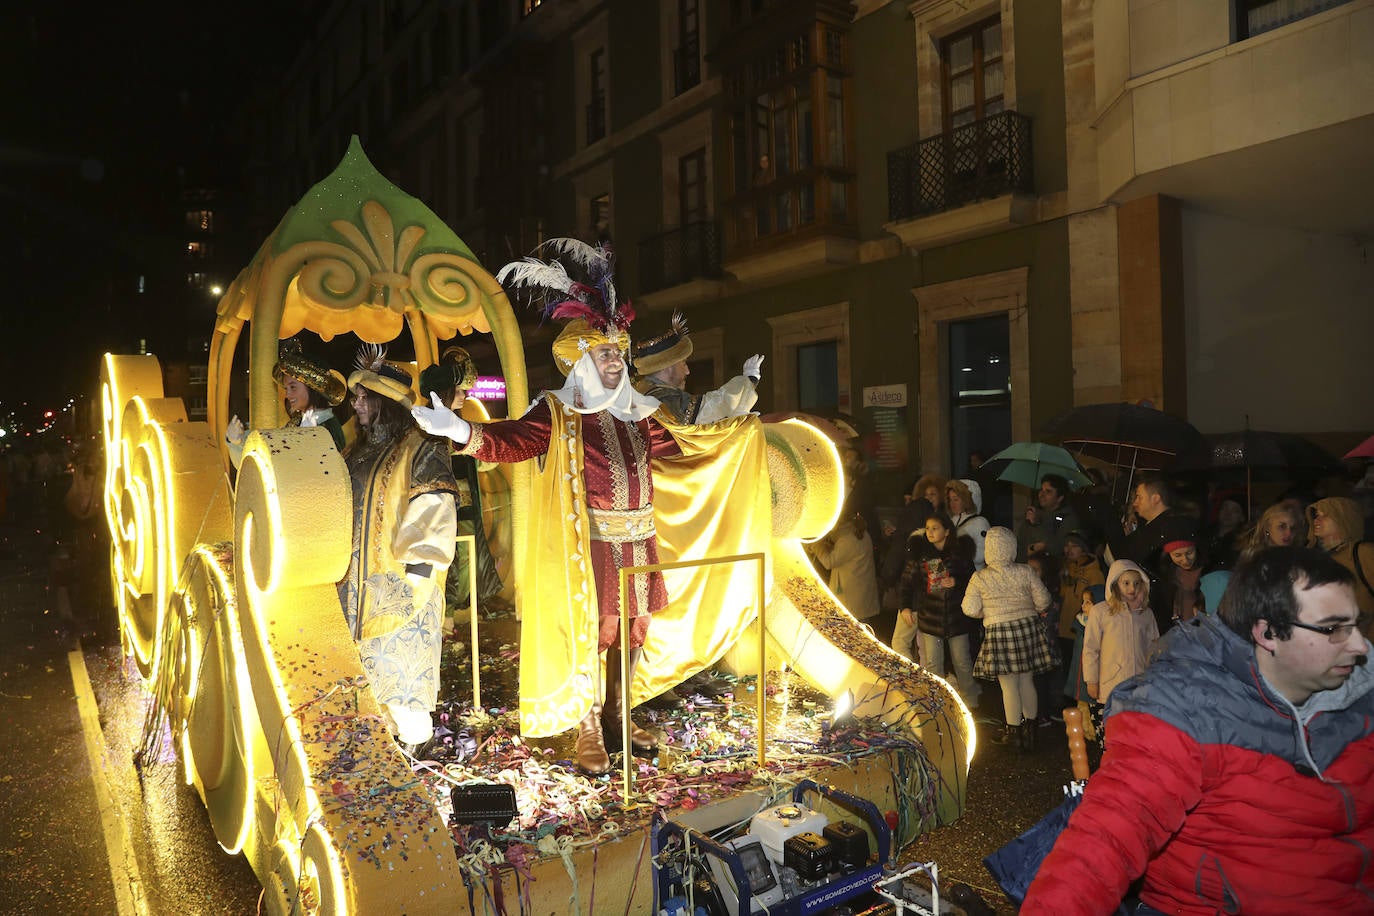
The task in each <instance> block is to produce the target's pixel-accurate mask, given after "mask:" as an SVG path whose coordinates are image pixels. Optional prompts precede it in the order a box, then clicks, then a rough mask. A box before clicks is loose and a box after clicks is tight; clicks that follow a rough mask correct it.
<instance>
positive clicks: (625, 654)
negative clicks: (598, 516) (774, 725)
mask: <svg viewBox="0 0 1374 916" xmlns="http://www.w3.org/2000/svg"><path fill="white" fill-rule="evenodd" d="M746 562H754V563H757V564H758V569H759V575H758V594H757V596H756V597H755V601H756V604H757V607H758V621H757V627H758V640H759V676H758V684H757V686H756V688H755V692H756V693H757V694H758V703H757V708H758V718H759V721H758V736H759V738H758V740H759V754H758V760H759V766H763V765H764V763H765V754H764V746H763V741H764V735H765V733H766V731H767V728H768V726H767V723H766V722H765V720H764V713H765V712H767V703H768V698H767V696H766V694H767V691H766V690H765V689H764V687H765V683H764V681H765V679H766V675H767V671H765V670H764V665H765V664H766V663H767V652H766V651H765V649H764V645H763V634H764V629H763V613H764V612H763V599H764V592H763V589H764V572H765V569H764V556H763V554H761V553H741V554H735V555H734V556H729V557H708V558H706V559H704V560H679V561H677V562H676V563H652V564H649V565H647V566H625V567H622V568H621V570H620V654H621V667H620V685H621V687H620V689H621V691H622V694H621V695H622V696H623V697H624V702H622V703H621V704H620V714H621V722H620V734H621V737H622V739H623V743H622V744H621V747H622V748H623V751H622V757H621V776H622V780H623V783H622V784H623V803H624V805H625V807H626V808H632V807H635V805H634V804H633V803H632V802H631V801H630V789H631V786H632V785H633V782H634V771H633V767H632V766H631V765H630V757H631V753H630V683H629V679H630V633H629V628H630V623H629V620H630V619H629V616H628V615H627V613H626V608H627V607H628V605H627V603H626V598H627V594H628V592H629V587H630V585H629V583H630V576H632V575H638V574H640V573H654V572H665V571H667V570H670V569H688V568H691V567H696V566H722V565H724V564H726V563H746ZM607 663H608V664H609V663H610V662H609V659H608V660H607Z"/></svg>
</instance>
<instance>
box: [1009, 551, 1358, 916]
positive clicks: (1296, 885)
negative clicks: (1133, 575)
mask: <svg viewBox="0 0 1374 916" xmlns="http://www.w3.org/2000/svg"><path fill="white" fill-rule="evenodd" d="M1219 615H1220V620H1218V619H1217V618H1213V617H1211V616H1202V617H1199V618H1196V619H1194V620H1191V621H1189V622H1187V623H1185V624H1182V625H1180V626H1178V627H1175V628H1174V630H1173V631H1172V632H1171V633H1170V634H1169V635H1168V636H1167V637H1166V638H1165V639H1164V640H1163V641H1162V650H1161V652H1160V654H1159V655H1158V656H1157V657H1156V658H1155V659H1154V660H1153V662H1152V663H1151V665H1150V667H1149V668H1148V669H1147V670H1146V671H1145V673H1144V674H1141V675H1140V676H1138V677H1136V678H1134V679H1132V680H1130V681H1127V682H1126V683H1124V684H1122V685H1121V686H1120V687H1118V688H1117V689H1116V690H1115V691H1114V692H1113V693H1112V696H1111V700H1110V702H1109V703H1108V708H1107V729H1106V731H1107V740H1106V755H1105V757H1104V758H1103V761H1102V766H1101V767H1100V768H1099V769H1098V771H1097V773H1095V774H1094V775H1093V777H1092V779H1091V780H1090V781H1089V783H1088V787H1087V791H1086V792H1085V794H1084V797H1083V802H1082V804H1081V805H1080V806H1079V807H1078V809H1077V810H1076V811H1075V812H1074V814H1073V817H1072V818H1071V819H1070V821H1069V825H1068V827H1067V828H1066V829H1065V831H1064V832H1063V833H1062V834H1061V835H1060V837H1059V840H1058V842H1057V843H1056V844H1055V847H1054V849H1053V851H1051V853H1050V855H1049V856H1048V857H1047V858H1046V859H1045V861H1044V863H1043V865H1042V866H1041V868H1040V871H1039V874H1038V875H1037V876H1036V879H1035V882H1034V883H1033V884H1032V885H1031V887H1030V890H1029V892H1028V894H1027V897H1026V901H1025V905H1024V906H1022V908H1021V911H1020V912H1021V913H1023V914H1027V913H1054V914H1056V916H1059V914H1075V913H1104V914H1105V913H1113V912H1116V910H1117V906H1118V905H1119V904H1120V903H1121V901H1122V898H1124V897H1125V896H1126V893H1127V889H1128V887H1129V886H1130V885H1131V883H1132V882H1133V881H1134V880H1135V879H1136V878H1138V877H1141V876H1142V875H1143V876H1144V881H1143V883H1142V885H1141V887H1140V891H1139V893H1140V898H1139V901H1134V900H1133V901H1131V902H1130V903H1129V904H1128V906H1127V911H1128V912H1131V913H1137V914H1146V916H1149V914H1157V913H1182V914H1194V913H1196V914H1202V913H1208V914H1212V913H1247V914H1256V913H1259V914H1262V913H1275V914H1278V913H1300V912H1302V913H1368V912H1374V779H1371V778H1370V773H1371V771H1372V770H1374V672H1371V671H1369V670H1368V669H1367V668H1366V667H1365V660H1366V658H1367V656H1368V654H1369V652H1370V644H1369V643H1368V642H1367V641H1366V640H1365V638H1364V636H1362V635H1361V634H1360V630H1359V625H1360V623H1361V621H1360V619H1359V614H1358V610H1357V607H1356V604H1355V594H1354V590H1353V580H1352V576H1351V574H1350V571H1349V570H1347V569H1346V568H1345V567H1343V566H1341V565H1340V564H1339V563H1336V562H1335V561H1334V560H1332V559H1331V558H1330V557H1328V556H1326V555H1324V554H1322V553H1320V552H1318V551H1315V550H1310V549H1307V548H1298V547H1273V548H1269V549H1267V550H1264V551H1262V552H1261V553H1259V554H1258V555H1257V556H1256V557H1255V560H1254V561H1253V562H1252V563H1251V564H1250V565H1249V566H1246V567H1244V568H1242V569H1241V570H1239V571H1237V573H1236V574H1235V576H1234V577H1233V578H1232V580H1231V583H1230V586H1229V587H1228V589H1227V591H1226V595H1225V597H1223V598H1222V601H1221V608H1220V611H1219Z"/></svg>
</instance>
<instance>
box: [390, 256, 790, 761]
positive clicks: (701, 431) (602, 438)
mask: <svg viewBox="0 0 1374 916" xmlns="http://www.w3.org/2000/svg"><path fill="white" fill-rule="evenodd" d="M557 244H559V245H560V247H561V249H562V250H564V251H565V252H567V253H569V254H570V255H571V256H572V257H573V258H574V259H576V260H577V261H578V262H579V263H581V264H582V265H583V266H584V267H586V268H587V269H588V273H589V274H591V276H592V283H590V284H582V283H575V282H571V281H569V282H568V284H567V286H566V288H565V287H564V286H563V284H562V283H561V281H560V280H559V279H558V278H559V275H561V277H562V278H566V273H564V272H563V270H562V268H561V267H557V268H556V269H555V271H554V277H555V281H556V282H555V283H553V284H550V283H548V280H549V278H550V274H548V273H544V272H542V269H544V268H546V265H542V264H540V262H538V261H537V260H534V259H527V260H526V261H524V262H519V263H518V264H517V265H512V266H511V267H509V268H507V269H506V270H503V271H502V272H501V274H499V275H498V277H499V278H500V279H501V280H502V281H503V282H506V283H508V285H511V286H519V285H522V284H526V283H528V284H530V285H534V284H544V285H546V286H548V285H552V286H553V288H554V289H555V290H556V291H557V292H558V293H559V294H561V295H562V296H564V297H566V298H563V299H562V301H560V302H557V303H555V304H554V305H553V306H552V307H551V308H550V309H549V313H550V314H551V315H552V316H553V317H555V318H568V317H571V318H572V320H571V321H570V322H569V323H568V324H567V326H566V327H565V328H564V330H563V332H562V333H561V334H560V335H559V336H558V338H557V339H556V340H555V341H554V344H553V354H554V359H555V363H556V364H557V366H558V368H559V369H560V370H561V371H563V372H565V373H566V374H567V382H566V384H565V385H564V386H563V387H562V388H560V389H559V390H557V391H546V392H544V393H543V395H542V396H541V397H540V398H539V399H537V400H536V402H535V404H534V406H532V407H531V408H530V410H529V411H528V412H527V413H526V414H525V415H524V416H523V417H521V418H520V419H518V420H506V421H500V422H495V423H471V424H469V423H468V422H466V421H465V420H463V419H462V418H461V417H458V416H457V415H456V414H454V413H453V412H452V411H451V410H449V409H447V408H446V407H444V406H443V404H442V402H441V401H440V400H439V399H438V398H434V399H433V403H434V407H433V408H425V407H416V408H415V409H414V411H413V413H414V415H415V418H416V420H417V422H418V423H419V424H420V426H421V427H422V428H424V429H426V430H428V431H430V432H432V433H434V434H437V435H445V436H448V437H449V438H450V439H452V440H454V441H455V442H457V443H459V444H460V445H461V446H462V447H461V448H460V449H459V452H460V453H461V454H469V455H473V456H474V457H476V458H478V459H481V460H483V461H491V462H517V461H525V460H528V459H531V458H535V459H539V464H538V467H537V469H536V472H535V479H534V481H533V491H532V494H531V507H530V520H529V530H528V532H527V539H528V543H527V545H526V546H525V548H524V549H525V554H524V562H523V563H522V565H521V568H520V569H519V570H518V571H517V580H516V581H517V583H518V586H519V594H520V595H521V607H522V611H523V613H522V628H521V674H520V677H521V689H520V694H521V700H520V714H521V730H522V732H524V733H525V734H528V735H531V736H538V735H548V734H556V733H558V732H561V731H564V730H565V729H567V728H569V727H571V726H572V725H574V724H575V725H576V726H577V729H578V735H577V763H578V765H579V767H581V768H582V769H583V770H584V771H586V772H588V773H593V774H597V773H604V772H606V771H607V770H608V769H609V768H610V758H609V755H608V754H607V748H606V737H605V736H606V735H618V734H619V723H620V721H621V718H620V717H621V708H622V704H623V703H624V702H625V694H626V691H625V690H624V689H623V685H622V684H621V683H620V682H619V668H620V666H619V664H618V663H617V662H616V661H615V659H614V656H612V660H611V663H610V664H606V660H605V657H604V653H606V650H607V649H610V648H613V647H617V646H618V644H619V618H620V583H619V570H621V569H623V568H626V567H632V566H644V565H651V564H655V563H658V562H660V560H676V559H678V558H684V559H685V558H687V556H690V555H692V554H696V555H716V556H719V555H724V554H737V553H743V552H747V551H750V550H760V551H761V550H762V549H763V547H764V545H765V544H766V541H767V538H768V536H769V528H768V525H769V516H768V514H767V513H768V511H769V492H768V486H767V478H766V462H765V457H764V453H763V436H762V430H761V426H760V424H759V421H758V419H757V418H755V417H741V418H738V419H737V420H735V421H731V422H728V423H725V424H719V425H717V426H716V427H709V428H708V427H692V426H680V425H678V424H676V423H674V422H673V421H672V420H671V418H670V417H667V416H666V415H664V414H663V413H662V412H660V411H659V402H658V401H657V400H656V399H654V398H652V397H648V396H646V395H643V394H641V393H639V392H638V391H636V390H635V389H634V388H633V386H631V385H630V383H629V379H628V375H629V372H628V369H627V367H626V364H625V354H626V353H627V352H628V350H629V346H630V338H629V334H628V326H629V322H630V318H631V317H632V314H633V313H632V312H630V311H629V308H628V305H626V306H624V307H621V306H619V304H618V303H616V307H613V308H606V307H605V306H604V305H603V303H608V302H609V303H615V299H614V286H613V285H612V284H611V282H610V280H609V269H610V268H609V264H610V257H609V252H607V251H606V250H605V249H601V248H597V249H591V248H589V247H588V246H585V245H582V244H581V243H577V242H573V241H570V240H557ZM598 259H604V260H598ZM555 264H556V262H555ZM532 265H537V266H538V267H539V268H540V269H541V272H539V273H538V274H535V275H533V276H532V275H531V274H530V273H529V271H530V270H531V266H532ZM598 278H600V279H599V281H598ZM660 482H662V483H663V484H664V487H663V488H662V489H664V490H666V492H656V489H655V488H656V484H658V483H660ZM656 497H664V499H662V500H660V499H656ZM727 501H728V502H729V504H730V507H731V511H732V513H735V511H736V509H738V513H737V514H735V515H734V517H733V518H732V521H734V522H737V524H727V523H726V522H725V521H724V515H725V513H724V512H723V511H722V510H723V508H724V505H725V503H726V502H727ZM665 520H667V521H668V522H669V527H671V528H672V529H674V530H673V531H671V532H665V531H664V530H663V528H664V526H663V523H664V521H665ZM664 535H666V536H667V539H668V540H667V543H666V544H665V545H664V546H665V547H666V549H665V551H664V553H665V554H666V555H665V556H662V557H661V556H660V550H659V547H660V537H661V536H664ZM741 572H742V573H743V576H742V578H743V580H744V581H746V582H747V581H748V579H749V573H750V572H751V571H750V570H730V571H727V572H723V573H717V574H716V575H714V576H710V575H707V574H705V573H704V572H703V571H702V570H697V571H696V572H695V573H689V574H687V575H684V576H682V577H679V578H678V579H676V580H674V581H675V582H676V583H680V584H675V586H674V591H675V594H674V595H673V598H674V602H673V605H672V607H673V608H675V611H674V610H670V601H669V593H668V589H667V588H666V587H665V581H664V577H663V575H662V574H661V573H658V572H654V573H649V574H643V573H639V574H635V575H633V576H631V577H630V581H629V587H628V595H627V604H628V614H627V616H628V617H629V621H630V628H629V638H630V647H631V671H630V678H631V681H632V683H635V685H636V686H637V687H638V688H640V689H639V690H638V691H637V693H638V695H640V696H642V697H648V696H652V695H654V694H655V693H657V692H660V691H661V690H663V689H666V687H668V686H671V685H672V684H674V683H677V682H678V681H679V680H681V679H682V677H684V676H686V675H687V674H690V673H692V672H693V671H695V670H699V669H700V668H701V667H703V666H704V665H706V664H709V663H710V662H712V661H714V660H715V659H716V658H718V657H719V655H720V654H721V653H722V652H723V651H724V650H725V649H726V648H728V647H729V644H730V643H732V642H733V641H734V639H735V638H737V637H738V635H739V633H740V632H741V631H742V629H743V627H744V625H745V624H747V622H748V614H747V611H748V610H749V608H748V607H742V606H740V605H739V604H738V603H737V602H736V601H732V600H731V599H730V597H729V595H730V593H731V591H732V590H733V591H734V592H735V593H739V591H740V590H739V589H738V588H734V589H732V587H731V583H732V582H735V583H737V582H738V581H739V579H740V578H741V577H740V573H741ZM713 599H714V600H713ZM747 604H752V596H751V599H750V600H749V601H748V602H747ZM702 607H707V608H711V610H709V611H706V612H704V613H703V612H702V611H701V610H700V609H701V608H702ZM665 611H666V612H667V613H666V614H665V613H663V612H665ZM650 615H660V616H656V617H655V620H656V623H655V627H656V628H657V627H658V624H659V623H660V622H661V623H663V624H664V628H665V632H664V634H663V636H664V639H657V638H656V637H650V636H649V631H650V627H649V620H650ZM641 658H647V659H648V662H647V664H648V665H650V666H651V667H652V668H653V670H652V672H650V673H649V674H648V675H646V673H645V672H643V671H641V670H640V664H639V663H640V660H641ZM603 669H604V674H603ZM603 684H604V693H603V692H602V687H603ZM631 705H633V704H631ZM613 741H614V739H613ZM631 743H632V744H633V745H634V747H635V749H636V750H652V749H653V748H654V747H655V746H656V743H657V741H656V739H655V737H654V736H653V735H652V734H650V733H649V732H647V731H644V730H643V729H640V728H638V727H636V726H633V725H632V727H631Z"/></svg>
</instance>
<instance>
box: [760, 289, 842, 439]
mask: <svg viewBox="0 0 1374 916" xmlns="http://www.w3.org/2000/svg"><path fill="white" fill-rule="evenodd" d="M767 320H768V326H769V328H770V329H771V330H772V333H773V348H772V354H771V356H770V357H769V359H770V360H771V362H770V365H772V366H775V367H776V371H775V372H774V373H773V375H772V379H773V405H774V407H773V409H774V410H813V411H817V412H822V413H827V412H832V411H836V410H838V411H840V412H848V411H849V409H850V398H849V303H847V302H839V303H836V304H834V305H825V306H820V307H819V308H811V309H802V310H800V311H796V312H788V313H787V314H783V315H775V316H773V317H772V318H769V319H767Z"/></svg>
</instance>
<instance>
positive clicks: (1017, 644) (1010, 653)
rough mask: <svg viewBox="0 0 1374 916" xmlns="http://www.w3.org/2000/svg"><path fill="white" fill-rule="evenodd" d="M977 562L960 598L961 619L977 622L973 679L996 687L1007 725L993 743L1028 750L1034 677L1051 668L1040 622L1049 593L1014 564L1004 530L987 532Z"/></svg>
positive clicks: (1012, 543)
mask: <svg viewBox="0 0 1374 916" xmlns="http://www.w3.org/2000/svg"><path fill="white" fill-rule="evenodd" d="M983 556H984V559H986V560H987V566H986V567H985V568H983V569H980V570H978V571H977V572H975V573H974V574H973V578H972V579H971V580H970V581H969V584H968V591H966V592H965V593H964V613H965V614H967V615H968V616H969V617H975V618H982V620H983V628H984V636H983V647H982V649H981V650H979V652H978V660H977V661H976V662H974V665H973V676H974V677H977V678H986V679H991V678H996V679H997V681H998V683H999V684H1001V685H1002V705H1003V707H1004V708H1005V711H1006V715H1007V724H1006V729H1005V731H1004V732H1003V733H1002V734H1001V735H999V736H996V737H994V738H993V739H992V740H993V743H995V744H1010V743H1013V742H1014V743H1016V744H1017V745H1019V746H1020V748H1021V749H1022V750H1033V749H1034V748H1035V717H1036V715H1037V714H1038V713H1039V703H1038V700H1037V697H1036V692H1035V675H1036V674H1038V673H1039V672H1041V671H1049V670H1050V669H1052V668H1054V667H1055V660H1054V653H1053V651H1052V650H1051V648H1050V644H1049V640H1048V639H1047V638H1046V636H1045V625H1044V622H1043V621H1042V620H1041V619H1040V615H1041V613H1042V612H1044V611H1045V610H1046V609H1047V608H1049V606H1050V603H1051V598H1050V593H1049V590H1048V589H1046V588H1045V584H1044V583H1043V582H1041V581H1040V577H1039V576H1037V575H1036V574H1035V570H1033V569H1031V568H1030V567H1029V566H1027V565H1025V564H1024V563H1017V562H1016V535H1014V534H1012V533H1011V532H1010V531H1009V530H1007V529H1006V528H1000V527H999V528H990V529H988V535H987V538H986V539H985V546H984V551H983Z"/></svg>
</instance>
